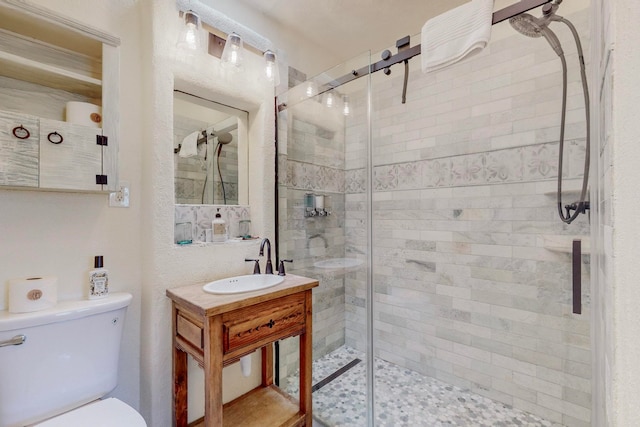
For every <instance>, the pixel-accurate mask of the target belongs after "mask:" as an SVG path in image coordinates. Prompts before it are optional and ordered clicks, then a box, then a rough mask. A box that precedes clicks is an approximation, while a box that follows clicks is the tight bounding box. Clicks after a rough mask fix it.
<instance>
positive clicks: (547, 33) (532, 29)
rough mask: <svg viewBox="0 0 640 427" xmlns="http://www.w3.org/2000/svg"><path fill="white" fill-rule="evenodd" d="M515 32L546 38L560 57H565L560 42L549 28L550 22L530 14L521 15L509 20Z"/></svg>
mask: <svg viewBox="0 0 640 427" xmlns="http://www.w3.org/2000/svg"><path fill="white" fill-rule="evenodd" d="M509 23H510V24H511V26H512V27H513V29H514V30H516V31H517V32H519V33H520V34H522V35H525V36H527V37H533V38H538V37H544V38H545V39H547V42H549V44H550V45H551V47H552V48H553V50H554V51H555V52H556V54H558V56H562V55H564V52H563V50H562V46H561V45H560V40H558V37H557V36H556V35H555V33H554V32H553V31H551V29H550V28H549V21H548V20H542V19H538V18H536V17H535V16H533V15H530V14H528V13H521V14H520V15H517V16H514V17H513V18H511V19H509Z"/></svg>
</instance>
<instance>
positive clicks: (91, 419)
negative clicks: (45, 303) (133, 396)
mask: <svg viewBox="0 0 640 427" xmlns="http://www.w3.org/2000/svg"><path fill="white" fill-rule="evenodd" d="M131 299H132V296H131V294H128V293H112V294H110V295H109V296H107V297H106V298H103V299H99V300H83V301H65V302H60V303H58V304H57V305H56V306H55V307H52V308H49V309H46V310H41V311H37V312H32V313H20V314H15V313H9V312H7V311H0V378H1V379H2V380H1V381H0V427H25V426H38V427H62V426H64V427H76V426H77V427H84V426H91V427H123V426H126V427H146V426H147V424H146V423H145V421H144V419H143V418H142V416H141V415H140V414H139V413H138V412H136V410H135V409H133V408H132V407H130V406H128V405H127V404H126V403H124V402H122V401H120V400H118V399H116V398H113V397H109V398H104V397H105V396H106V395H107V394H108V393H109V392H111V391H112V390H113V389H114V388H115V387H116V385H117V379H118V359H119V353H120V341H121V338H122V330H123V326H124V320H125V314H126V311H127V307H128V306H129V304H130V303H131ZM103 398H104V399H103Z"/></svg>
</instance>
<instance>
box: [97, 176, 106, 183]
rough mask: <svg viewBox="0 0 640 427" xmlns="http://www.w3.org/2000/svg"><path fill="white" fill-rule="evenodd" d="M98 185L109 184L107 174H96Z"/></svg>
mask: <svg viewBox="0 0 640 427" xmlns="http://www.w3.org/2000/svg"><path fill="white" fill-rule="evenodd" d="M96 184H97V185H107V175H96Z"/></svg>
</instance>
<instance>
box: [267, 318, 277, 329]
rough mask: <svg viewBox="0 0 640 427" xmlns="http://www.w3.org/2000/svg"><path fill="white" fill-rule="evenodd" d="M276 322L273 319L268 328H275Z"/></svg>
mask: <svg viewBox="0 0 640 427" xmlns="http://www.w3.org/2000/svg"><path fill="white" fill-rule="evenodd" d="M275 324H276V322H274V321H273V319H271V320H269V323H267V326H269V329H271V328H273V325H275Z"/></svg>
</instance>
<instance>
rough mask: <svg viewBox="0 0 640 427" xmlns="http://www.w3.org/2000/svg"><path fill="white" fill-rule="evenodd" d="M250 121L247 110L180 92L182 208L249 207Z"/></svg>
mask: <svg viewBox="0 0 640 427" xmlns="http://www.w3.org/2000/svg"><path fill="white" fill-rule="evenodd" d="M248 121H249V114H248V113H247V112H246V111H243V110H238V109H236V108H233V107H230V106H227V105H224V104H221V103H218V102H215V101H212V100H208V99H205V98H202V97H200V96H197V95H193V94H189V93H186V92H183V91H180V90H174V93H173V152H174V188H175V203H176V204H196V205H200V204H202V205H246V204H248V194H249V189H248V175H247V174H248V158H249V156H248V154H249V153H248V147H249V144H248V141H247V139H248V135H247V124H248Z"/></svg>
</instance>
